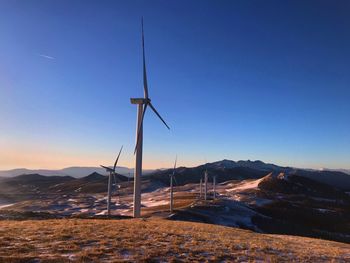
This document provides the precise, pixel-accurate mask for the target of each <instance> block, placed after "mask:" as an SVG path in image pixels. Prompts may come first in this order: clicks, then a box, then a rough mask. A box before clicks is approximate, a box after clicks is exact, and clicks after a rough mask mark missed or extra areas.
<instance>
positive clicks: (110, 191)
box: [101, 146, 123, 216]
mask: <svg viewBox="0 0 350 263" xmlns="http://www.w3.org/2000/svg"><path fill="white" fill-rule="evenodd" d="M122 149H123V146H122V147H121V148H120V151H119V154H118V156H117V159H116V160H115V162H114V166H113V169H112V168H109V167H107V166H103V165H101V167H102V168H105V169H106V172H109V176H108V196H107V215H108V216H109V215H110V214H111V193H112V176H113V177H114V183H115V184H117V181H116V179H115V168H116V167H117V164H118V160H119V156H120V153H121V152H122Z"/></svg>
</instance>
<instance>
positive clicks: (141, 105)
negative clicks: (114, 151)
mask: <svg viewBox="0 0 350 263" xmlns="http://www.w3.org/2000/svg"><path fill="white" fill-rule="evenodd" d="M141 26H142V61H143V91H144V97H143V98H131V99H130V101H131V104H136V105H137V124H136V146H135V151H134V154H136V158H135V170H134V212H133V216H134V217H140V216H141V174H142V143H143V141H142V140H143V119H144V117H145V113H146V110H147V107H148V106H149V107H150V108H151V109H152V110H153V111H154V113H155V114H156V115H157V116H158V118H159V119H160V120H161V121H162V122H163V123H164V124H165V126H166V127H167V128H168V129H169V130H170V128H169V126H168V125H167V124H166V122H165V121H164V120H163V118H162V117H161V116H160V114H159V113H158V112H157V110H156V109H155V108H154V106H153V105H152V103H151V99H150V97H149V96H148V85H147V73H146V59H145V38H144V32H143V19H142V20H141Z"/></svg>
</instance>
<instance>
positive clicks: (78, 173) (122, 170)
mask: <svg viewBox="0 0 350 263" xmlns="http://www.w3.org/2000/svg"><path fill="white" fill-rule="evenodd" d="M153 171H154V170H143V173H144V174H149V173H151V172H153ZM94 172H96V173H99V174H106V170H105V169H104V168H102V167H79V166H74V167H67V168H63V169H58V170H49V169H26V168H18V169H12V170H6V171H0V177H14V176H18V175H23V174H40V175H45V176H72V177H75V178H81V177H84V176H87V175H89V174H92V173H94ZM116 172H117V173H119V174H122V175H125V176H130V175H131V176H132V174H133V173H134V169H132V168H127V167H122V166H117V167H116Z"/></svg>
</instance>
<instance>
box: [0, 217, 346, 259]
mask: <svg viewBox="0 0 350 263" xmlns="http://www.w3.org/2000/svg"><path fill="white" fill-rule="evenodd" d="M37 259H39V260H37ZM30 260H33V262H69V261H70V262H72V261H73V262H101V261H103V262H120V261H124V262H135V261H137V262H150V261H152V262H158V261H166V262H176V261H177V262H179V261H186V262H188V261H191V262H193V261H194V262H196V261H201V262H208V261H210V262H220V261H227V262H232V261H235V262H243V261H244V262H247V261H248V262H254V261H260V262H261V261H263V262H281V261H282V262H350V245H349V244H344V243H337V242H332V241H325V240H319V239H311V238H303V237H294V236H282V235H267V234H257V233H253V232H251V231H246V230H241V229H235V228H229V227H223V226H216V225H207V224H200V223H191V222H181V221H169V220H165V219H155V218H153V219H145V220H142V219H125V220H97V219H96V220H94V219H89V220H84V219H57V220H41V221H40V220H39V221H30V220H28V221H0V262H28V261H29V262H30Z"/></svg>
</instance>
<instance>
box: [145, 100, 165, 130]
mask: <svg viewBox="0 0 350 263" xmlns="http://www.w3.org/2000/svg"><path fill="white" fill-rule="evenodd" d="M148 104H149V106H150V107H151V109H152V110H153V111H154V113H155V114H157V116H158V117H159V119H160V120H161V121H162V122H163V123H164V124H165V126H166V127H167V128H168V129H169V130H170V128H169V126H168V124H166V122H165V120H163V118H162V116H160V114H159V113H158V111H157V110H156V109H155V108H154V107H153V105H152V103H150V102H149V103H148Z"/></svg>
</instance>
